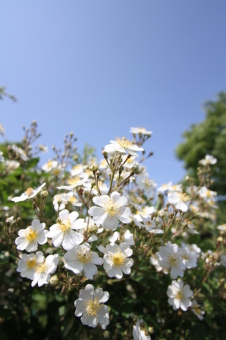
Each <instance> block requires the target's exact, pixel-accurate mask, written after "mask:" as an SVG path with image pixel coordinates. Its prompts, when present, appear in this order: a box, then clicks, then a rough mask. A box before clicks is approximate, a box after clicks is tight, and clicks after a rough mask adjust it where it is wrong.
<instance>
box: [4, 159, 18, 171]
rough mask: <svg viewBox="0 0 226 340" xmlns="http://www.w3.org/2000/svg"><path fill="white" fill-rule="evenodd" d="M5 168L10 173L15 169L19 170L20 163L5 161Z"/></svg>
mask: <svg viewBox="0 0 226 340" xmlns="http://www.w3.org/2000/svg"><path fill="white" fill-rule="evenodd" d="M5 166H6V170H7V171H11V170H15V169H17V168H19V166H20V163H19V162H17V161H11V160H7V161H5Z"/></svg>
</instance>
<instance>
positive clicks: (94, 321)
mask: <svg viewBox="0 0 226 340" xmlns="http://www.w3.org/2000/svg"><path fill="white" fill-rule="evenodd" d="M108 299H109V293H108V292H106V291H105V292H104V291H103V289H102V288H99V287H98V288H97V289H95V290H94V287H93V286H92V285H91V284H88V285H86V287H85V289H81V290H80V291H79V299H77V300H75V303H74V305H75V307H76V310H75V315H76V316H78V317H80V316H81V322H82V324H83V325H86V326H89V327H93V328H95V327H96V326H97V325H98V323H99V324H100V325H101V328H102V329H105V328H106V327H107V325H108V324H109V312H108V307H107V306H105V305H104V303H105V302H107V301H108Z"/></svg>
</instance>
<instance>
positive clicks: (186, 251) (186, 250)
mask: <svg viewBox="0 0 226 340" xmlns="http://www.w3.org/2000/svg"><path fill="white" fill-rule="evenodd" d="M181 245H182V247H181V257H182V258H183V259H184V260H185V266H186V268H188V269H190V268H195V267H197V259H198V257H199V254H197V253H196V252H195V251H194V250H191V247H189V245H186V244H184V243H182V244H181Z"/></svg>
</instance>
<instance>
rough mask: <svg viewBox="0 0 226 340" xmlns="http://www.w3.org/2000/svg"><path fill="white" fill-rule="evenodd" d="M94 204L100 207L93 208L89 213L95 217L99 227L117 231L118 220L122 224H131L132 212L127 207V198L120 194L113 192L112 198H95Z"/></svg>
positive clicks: (106, 196)
mask: <svg viewBox="0 0 226 340" xmlns="http://www.w3.org/2000/svg"><path fill="white" fill-rule="evenodd" d="M93 202H94V203H95V204H97V205H99V207H96V206H94V207H91V208H90V209H89V211H88V213H89V214H90V215H91V216H93V220H94V222H95V223H96V224H97V225H102V227H103V228H104V229H111V230H115V229H117V227H118V220H119V221H121V222H122V223H125V224H127V223H130V215H131V211H130V209H129V208H128V207H126V205H127V202H128V201H127V198H126V197H124V196H121V195H120V194H119V193H118V192H113V193H112V194H111V196H110V197H109V196H108V195H102V196H95V197H94V198H93Z"/></svg>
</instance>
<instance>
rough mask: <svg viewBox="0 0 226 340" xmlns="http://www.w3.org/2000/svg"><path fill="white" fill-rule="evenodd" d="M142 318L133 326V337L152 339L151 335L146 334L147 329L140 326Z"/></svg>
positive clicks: (137, 339)
mask: <svg viewBox="0 0 226 340" xmlns="http://www.w3.org/2000/svg"><path fill="white" fill-rule="evenodd" d="M142 322H143V320H142V319H140V320H137V322H136V325H134V326H133V339H134V340H151V337H150V336H149V335H146V331H145V330H143V329H141V328H140V324H141V323H142Z"/></svg>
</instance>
